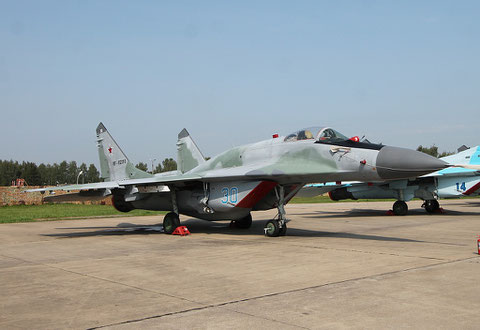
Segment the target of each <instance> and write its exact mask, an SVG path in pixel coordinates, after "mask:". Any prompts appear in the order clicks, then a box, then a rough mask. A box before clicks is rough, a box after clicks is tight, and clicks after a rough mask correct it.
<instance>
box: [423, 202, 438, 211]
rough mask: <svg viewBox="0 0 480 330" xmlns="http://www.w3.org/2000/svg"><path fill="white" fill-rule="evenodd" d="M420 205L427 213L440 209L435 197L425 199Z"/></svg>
mask: <svg viewBox="0 0 480 330" xmlns="http://www.w3.org/2000/svg"><path fill="white" fill-rule="evenodd" d="M422 206H423V207H424V208H425V211H427V212H428V213H435V212H436V211H438V209H440V204H439V203H438V201H437V200H436V199H427V200H426V201H425V202H424V203H423V205H422Z"/></svg>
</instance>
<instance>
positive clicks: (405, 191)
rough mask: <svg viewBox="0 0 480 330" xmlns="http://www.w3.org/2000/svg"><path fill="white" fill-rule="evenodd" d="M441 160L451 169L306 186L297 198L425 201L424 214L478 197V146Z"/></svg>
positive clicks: (479, 186)
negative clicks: (442, 203) (450, 201)
mask: <svg viewBox="0 0 480 330" xmlns="http://www.w3.org/2000/svg"><path fill="white" fill-rule="evenodd" d="M441 159H442V160H443V161H445V162H447V163H448V164H451V165H454V166H452V167H449V168H445V169H442V170H440V171H436V172H433V173H430V174H427V175H423V176H420V177H418V178H413V179H404V180H393V181H389V182H374V183H373V182H372V183H368V184H367V183H361V182H344V183H343V184H333V183H330V184H309V185H306V186H305V187H304V188H302V190H301V191H300V192H299V195H300V196H304V197H307V196H309V197H312V196H316V195H319V194H324V193H329V195H330V197H331V198H332V199H333V200H342V199H384V198H392V199H397V200H398V201H404V202H408V201H410V200H412V199H413V198H420V199H422V200H424V201H425V203H424V205H423V206H424V207H425V209H426V210H427V212H430V213H432V212H435V211H436V210H438V208H439V204H438V202H435V201H436V200H438V199H440V198H460V197H464V196H478V195H479V194H480V169H478V168H476V167H477V166H479V165H480V146H476V147H472V148H469V149H467V150H464V151H462V152H459V153H457V154H455V155H451V156H446V157H442V158H441ZM461 165H462V166H463V165H464V166H465V167H460V166H461ZM394 211H395V209H394ZM406 211H408V208H407V209H406Z"/></svg>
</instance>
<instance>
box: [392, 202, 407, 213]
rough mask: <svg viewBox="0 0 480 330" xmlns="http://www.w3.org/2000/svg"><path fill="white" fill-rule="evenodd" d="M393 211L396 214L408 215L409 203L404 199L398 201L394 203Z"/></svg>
mask: <svg viewBox="0 0 480 330" xmlns="http://www.w3.org/2000/svg"><path fill="white" fill-rule="evenodd" d="M393 213H394V214H395V215H406V214H407V213H408V206H407V203H405V202H404V201H396V202H395V203H393Z"/></svg>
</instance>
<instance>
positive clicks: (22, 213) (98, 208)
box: [0, 196, 393, 223]
mask: <svg viewBox="0 0 480 330" xmlns="http://www.w3.org/2000/svg"><path fill="white" fill-rule="evenodd" d="M386 200H388V199H383V200H380V199H378V200H366V199H362V200H358V201H357V202H366V201H367V202H368V201H386ZM392 201H393V199H392ZM350 202H351V201H350ZM290 203H292V204H301V203H336V202H334V201H332V200H331V199H330V198H329V197H328V196H316V197H308V198H307V197H295V198H293V199H292V200H291V201H290ZM165 213H166V212H157V211H144V210H133V211H131V212H128V213H122V212H118V211H117V210H115V209H114V208H113V207H112V206H110V205H82V204H66V203H65V204H44V205H16V206H2V207H0V223H14V222H31V221H45V220H60V219H71V218H94V217H110V216H112V217H114V216H123V217H130V216H131V217H133V216H142V215H157V214H158V215H162V214H165Z"/></svg>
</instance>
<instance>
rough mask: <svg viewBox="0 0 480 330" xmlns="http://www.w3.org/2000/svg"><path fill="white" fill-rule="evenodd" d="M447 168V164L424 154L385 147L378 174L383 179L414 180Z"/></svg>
mask: <svg viewBox="0 0 480 330" xmlns="http://www.w3.org/2000/svg"><path fill="white" fill-rule="evenodd" d="M445 167H447V163H446V162H444V161H443V160H440V159H438V158H435V157H432V156H430V155H427V154H425V153H423V152H419V151H415V150H410V149H404V148H397V147H389V146H385V147H383V148H382V149H380V151H379V152H378V156H377V173H378V175H379V176H380V177H381V178H382V179H386V180H388V179H402V178H413V177H417V176H421V175H424V174H428V173H431V172H435V171H438V170H441V169H443V168H445Z"/></svg>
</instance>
